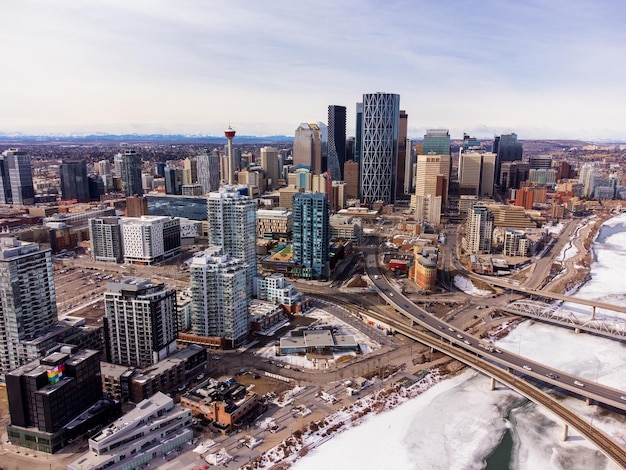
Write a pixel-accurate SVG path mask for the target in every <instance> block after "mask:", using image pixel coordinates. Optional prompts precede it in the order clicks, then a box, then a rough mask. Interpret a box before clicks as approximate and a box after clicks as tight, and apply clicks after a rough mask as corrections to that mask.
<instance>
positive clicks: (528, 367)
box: [522, 364, 533, 370]
mask: <svg viewBox="0 0 626 470" xmlns="http://www.w3.org/2000/svg"><path fill="white" fill-rule="evenodd" d="M522 367H523V368H524V369H526V370H533V368H532V367H530V366H528V365H526V364H524V365H523V366H522Z"/></svg>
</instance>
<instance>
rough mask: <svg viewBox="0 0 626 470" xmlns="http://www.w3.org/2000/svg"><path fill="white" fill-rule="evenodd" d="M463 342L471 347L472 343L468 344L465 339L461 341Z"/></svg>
mask: <svg viewBox="0 0 626 470" xmlns="http://www.w3.org/2000/svg"><path fill="white" fill-rule="evenodd" d="M463 342H464V343H465V344H467V345H468V346H471V345H472V343H470V342H469V341H468V340H466V339H465V340H463Z"/></svg>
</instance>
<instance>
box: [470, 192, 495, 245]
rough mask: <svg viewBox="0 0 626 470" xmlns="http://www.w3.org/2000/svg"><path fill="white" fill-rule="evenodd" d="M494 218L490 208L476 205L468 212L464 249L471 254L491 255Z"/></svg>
mask: <svg viewBox="0 0 626 470" xmlns="http://www.w3.org/2000/svg"><path fill="white" fill-rule="evenodd" d="M493 227H494V216H493V212H492V211H491V209H489V208H488V207H486V206H484V205H481V204H476V205H474V206H473V207H472V208H470V209H469V210H468V211H467V232H466V234H465V237H464V238H463V240H462V244H463V249H464V250H465V251H466V252H468V253H471V254H482V253H491V240H492V236H493Z"/></svg>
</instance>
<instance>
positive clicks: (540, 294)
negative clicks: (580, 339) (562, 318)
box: [466, 272, 626, 318]
mask: <svg viewBox="0 0 626 470" xmlns="http://www.w3.org/2000/svg"><path fill="white" fill-rule="evenodd" d="M466 274H467V275H468V276H470V277H473V278H475V279H478V280H479V281H481V282H484V283H485V284H489V285H491V286H496V287H501V288H503V289H510V290H512V291H514V292H519V293H522V294H525V295H528V296H530V297H531V299H532V298H533V297H537V298H544V299H553V300H561V301H563V302H571V303H573V304H579V305H586V306H588V307H591V317H592V318H595V312H596V309H597V308H601V309H604V310H609V311H612V312H619V313H626V307H624V306H622V305H615V304H610V303H607V302H600V301H597V300H588V299H581V298H580V297H573V296H571V295H565V294H557V293H556V292H548V291H545V290H539V289H532V288H530V287H524V286H520V285H514V284H512V283H510V282H508V281H505V280H503V279H499V278H496V277H491V276H480V275H478V274H473V273H469V272H467V273H466Z"/></svg>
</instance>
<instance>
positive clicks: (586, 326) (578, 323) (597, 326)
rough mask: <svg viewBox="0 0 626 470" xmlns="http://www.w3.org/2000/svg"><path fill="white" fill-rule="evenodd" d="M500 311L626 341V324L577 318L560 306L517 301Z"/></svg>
mask: <svg viewBox="0 0 626 470" xmlns="http://www.w3.org/2000/svg"><path fill="white" fill-rule="evenodd" d="M498 310H503V311H505V312H509V313H512V314H514V315H520V316H524V317H529V318H534V319H536V320H539V321H547V322H550V323H554V324H557V325H560V326H563V327H566V328H570V329H573V330H575V331H576V332H579V331H586V332H587V333H592V334H594V335H597V336H604V337H607V338H610V339H614V340H618V341H626V322H624V321H620V320H609V319H603V318H596V319H589V316H588V315H581V316H577V315H576V314H575V313H574V312H570V311H569V310H565V309H562V308H560V307H559V306H558V305H550V304H545V303H543V302H534V301H532V300H517V301H515V302H513V303H510V304H509V305H507V306H506V307H498Z"/></svg>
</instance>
